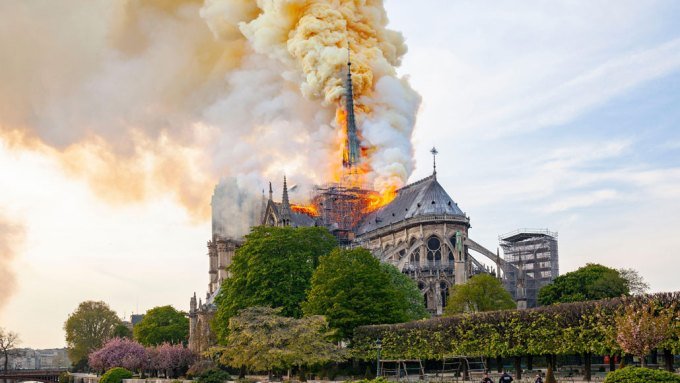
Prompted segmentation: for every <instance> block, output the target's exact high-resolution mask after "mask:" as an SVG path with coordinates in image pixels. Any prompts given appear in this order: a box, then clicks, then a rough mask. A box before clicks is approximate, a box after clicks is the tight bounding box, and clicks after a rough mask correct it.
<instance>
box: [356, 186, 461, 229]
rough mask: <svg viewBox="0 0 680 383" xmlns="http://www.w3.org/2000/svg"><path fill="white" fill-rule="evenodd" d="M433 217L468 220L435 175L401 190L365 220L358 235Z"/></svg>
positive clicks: (362, 221)
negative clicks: (408, 220)
mask: <svg viewBox="0 0 680 383" xmlns="http://www.w3.org/2000/svg"><path fill="white" fill-rule="evenodd" d="M433 215H452V216H461V217H464V216H465V213H463V211H462V210H461V209H460V208H459V207H458V204H456V203H455V202H454V201H453V199H452V198H451V197H450V196H449V195H448V193H446V190H444V188H443V187H442V186H441V185H440V184H439V182H437V177H436V176H435V175H434V174H433V175H431V176H429V177H427V178H424V179H422V180H420V181H417V182H414V183H412V184H409V185H406V186H404V187H403V188H401V189H399V190H397V196H396V197H395V198H394V200H393V201H392V202H390V203H389V204H387V205H385V206H383V207H381V208H380V209H378V210H376V211H374V212H372V213H370V214H369V215H367V216H366V217H364V218H363V219H362V220H361V222H360V223H359V225H358V226H357V229H356V233H357V234H358V235H361V234H364V233H367V232H369V231H373V230H376V229H380V228H382V227H385V226H389V225H391V224H394V223H397V222H401V221H404V220H406V219H409V218H415V217H420V216H433Z"/></svg>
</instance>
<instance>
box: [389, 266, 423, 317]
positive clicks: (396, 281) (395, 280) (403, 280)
mask: <svg viewBox="0 0 680 383" xmlns="http://www.w3.org/2000/svg"><path fill="white" fill-rule="evenodd" d="M380 267H382V269H383V271H384V272H385V273H387V275H389V277H390V280H391V283H392V285H394V287H396V289H397V293H399V294H401V295H402V296H403V298H399V301H401V302H404V308H403V309H404V311H405V312H406V317H407V318H406V320H407V321H412V320H417V319H423V318H429V317H430V313H428V312H427V309H426V308H425V302H423V294H422V293H421V292H420V289H419V288H418V285H417V284H416V282H415V281H414V280H413V279H411V278H409V277H408V275H406V274H404V273H402V272H401V271H399V269H397V268H396V267H394V266H393V265H391V264H389V263H381V264H380Z"/></svg>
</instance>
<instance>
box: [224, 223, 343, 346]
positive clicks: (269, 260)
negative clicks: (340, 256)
mask: <svg viewBox="0 0 680 383" xmlns="http://www.w3.org/2000/svg"><path fill="white" fill-rule="evenodd" d="M336 245H337V242H336V240H335V238H334V237H333V236H332V235H331V234H330V233H329V232H328V230H326V229H325V228H322V227H305V228H291V227H256V228H253V230H252V232H251V233H250V234H248V235H246V240H245V242H244V243H243V245H242V246H241V247H240V248H238V249H237V250H236V255H235V256H234V259H233V261H232V264H231V266H230V267H229V272H230V274H231V276H230V278H228V279H226V280H225V281H224V283H223V284H222V287H221V289H220V292H219V293H218V295H217V298H216V300H215V303H216V305H217V313H216V315H215V320H214V321H213V328H214V329H215V330H216V333H217V335H218V339H220V341H224V339H225V338H226V335H227V334H228V324H229V318H231V317H232V316H234V315H236V313H237V312H238V311H239V310H241V309H244V308H247V307H252V306H269V307H280V308H281V314H282V315H284V316H291V317H296V318H299V317H301V316H302V308H301V307H300V304H301V302H302V301H304V299H305V297H306V292H307V290H308V289H309V288H310V280H311V277H312V273H313V272H314V269H315V268H316V266H317V265H318V262H319V257H321V256H322V255H325V254H328V253H329V252H330V251H331V250H332V249H333V248H334V247H335V246H336Z"/></svg>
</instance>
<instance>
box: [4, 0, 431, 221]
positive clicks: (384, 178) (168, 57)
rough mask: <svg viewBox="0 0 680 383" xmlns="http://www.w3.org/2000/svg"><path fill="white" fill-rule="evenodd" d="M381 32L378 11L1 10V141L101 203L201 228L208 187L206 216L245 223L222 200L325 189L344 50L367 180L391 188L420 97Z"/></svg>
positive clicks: (408, 150) (407, 168) (361, 7)
mask: <svg viewBox="0 0 680 383" xmlns="http://www.w3.org/2000/svg"><path fill="white" fill-rule="evenodd" d="M386 25H387V17H386V15H385V11H384V8H383V5H382V1H378V0H373V1H371V0H342V1H337V0H336V1H330V0H325V1H322V0H261V1H254V0H250V1H246V0H205V1H204V2H203V1H192V0H172V1H166V0H145V1H141V0H128V1H124V2H123V1H121V2H111V1H108V0H70V1H66V2H25V1H6V2H2V3H0V62H2V63H3V70H2V71H0V83H2V84H3V85H2V86H1V87H0V137H2V139H3V140H5V141H7V142H10V143H11V145H12V146H13V147H14V148H16V149H18V150H25V149H29V150H37V151H41V152H44V153H46V154H48V155H50V156H53V157H54V158H55V159H56V160H58V161H60V162H61V163H62V164H63V166H64V168H65V169H67V171H68V172H69V173H70V174H72V175H74V176H77V177H84V178H85V179H87V180H88V182H89V183H90V185H91V186H92V188H93V189H94V190H95V192H96V193H97V194H98V195H99V196H101V197H102V198H106V199H107V200H109V201H111V202H114V203H125V202H129V201H138V200H144V199H148V198H153V197H154V196H157V195H159V194H168V193H170V194H174V195H175V197H176V199H177V200H178V201H180V202H181V203H182V204H183V205H184V206H186V208H187V210H188V211H189V212H191V213H192V214H193V215H194V216H195V217H197V218H198V219H204V218H206V217H208V216H209V211H210V206H209V201H210V200H211V194H212V192H213V186H214V184H215V182H217V180H220V179H222V180H223V182H222V187H218V188H217V190H218V191H219V190H222V191H223V192H224V193H225V195H224V198H217V200H218V201H223V202H218V203H219V204H221V205H220V206H216V205H215V200H214V199H213V204H214V205H213V208H214V209H216V210H218V211H220V212H221V213H220V214H222V215H223V216H224V217H225V219H226V217H232V218H233V217H235V216H236V215H234V214H241V215H243V214H245V215H248V216H253V214H254V213H253V212H252V211H251V212H246V211H243V209H245V207H244V206H245V205H241V204H240V202H238V201H241V200H239V199H238V198H237V197H236V196H238V195H243V193H246V194H250V195H251V197H250V199H253V200H257V201H259V198H260V195H259V193H260V192H261V189H263V188H264V187H265V185H266V181H267V180H272V181H274V182H275V183H280V180H281V178H282V176H283V174H284V173H286V174H287V175H288V177H289V179H290V180H291V181H293V182H295V183H296V184H298V185H300V190H299V191H298V193H297V194H298V196H299V197H300V198H304V197H305V196H307V195H308V193H307V192H308V191H309V190H310V187H311V186H312V185H313V184H318V183H322V182H327V181H331V180H332V179H331V178H332V175H333V174H338V168H339V167H341V157H340V154H339V153H340V152H341V149H340V148H339V147H338V143H339V142H341V135H342V132H341V130H340V129H339V128H338V126H337V125H336V122H335V112H336V109H337V107H338V105H339V103H340V99H341V97H342V95H343V93H344V83H343V79H344V76H345V74H346V60H347V46H348V43H349V46H350V48H351V57H352V64H353V65H352V75H353V82H354V88H355V97H356V104H357V122H358V124H359V126H358V129H359V133H360V136H361V137H363V140H364V141H363V142H362V146H364V147H365V148H367V150H366V157H365V159H364V160H365V161H366V162H367V164H368V169H369V172H368V174H367V175H366V179H367V181H368V182H369V184H370V185H369V186H371V187H374V188H376V189H377V190H385V189H387V188H389V187H395V186H401V185H402V184H403V183H404V182H405V181H406V180H407V179H408V176H409V175H410V173H411V172H412V170H413V160H412V145H411V140H410V139H411V133H412V130H413V127H414V124H415V115H416V112H417V110H418V107H419V104H420V97H419V96H418V95H417V94H416V93H415V92H414V91H413V90H412V89H411V88H410V86H409V85H408V82H407V80H406V79H404V78H399V77H397V75H396V70H395V67H396V66H398V65H399V62H400V58H401V57H402V55H403V54H404V53H405V52H406V47H405V45H404V40H403V37H402V36H401V34H399V33H397V32H395V31H391V30H388V29H387V28H386ZM233 198H237V199H236V200H233ZM222 205H223V206H222ZM256 205H258V204H256ZM258 206H259V205H258ZM258 208H259V207H258ZM230 230H231V229H230ZM246 230H247V228H246ZM241 231H242V230H240V229H239V230H236V231H235V232H234V234H233V235H241V234H243V233H241ZM230 235H231V232H230Z"/></svg>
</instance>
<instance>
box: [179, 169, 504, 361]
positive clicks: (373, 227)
mask: <svg viewBox="0 0 680 383" xmlns="http://www.w3.org/2000/svg"><path fill="white" fill-rule="evenodd" d="M317 193H318V195H317V197H315V198H314V199H313V203H314V204H315V207H316V210H317V211H318V212H320V213H318V214H317V215H316V216H313V215H310V214H306V213H303V212H298V211H296V209H295V206H294V205H292V204H291V203H290V201H289V196H288V185H287V180H286V179H285V178H284V181H283V192H282V194H281V200H280V202H277V201H274V197H273V191H272V188H271V185H270V191H269V198H268V200H267V201H266V203H264V204H263V205H264V208H263V209H262V210H263V211H262V215H261V222H260V223H261V224H262V225H266V226H290V227H302V226H325V227H326V228H328V229H329V231H330V232H331V233H332V234H334V235H335V236H336V238H337V239H338V242H339V244H340V245H341V246H344V247H348V248H351V247H358V246H361V247H364V248H366V249H368V250H370V251H371V252H372V253H373V255H374V256H375V257H376V258H378V259H380V260H381V261H382V262H388V263H391V264H392V265H394V266H396V267H397V268H398V269H399V270H401V271H402V272H403V273H405V274H407V275H408V276H410V277H411V278H412V279H413V280H414V281H415V282H416V283H417V285H418V288H419V289H420V291H421V293H422V294H423V301H424V303H425V306H426V308H427V310H428V311H429V312H430V313H431V314H432V315H441V314H442V311H443V308H444V306H445V305H446V300H447V296H448V292H449V289H450V288H451V286H453V285H454V284H460V283H465V282H466V281H467V280H468V278H469V277H470V276H472V275H474V274H477V273H482V272H486V273H494V271H493V270H491V269H489V268H488V267H486V266H484V265H483V264H482V263H481V262H479V261H477V260H476V259H475V258H474V257H473V256H472V255H471V254H470V251H471V250H473V251H475V250H476V251H478V252H480V253H481V254H482V255H485V256H487V257H489V258H491V260H492V261H493V262H495V263H496V264H497V265H499V264H501V263H502V262H503V261H502V260H501V259H500V257H498V255H497V254H494V253H492V252H490V251H489V250H486V249H484V248H482V247H481V246H480V245H478V244H477V243H476V242H474V241H472V240H470V239H469V237H468V230H469V229H470V218H469V217H468V216H467V215H466V214H465V213H464V212H463V211H462V210H461V209H460V207H458V204H457V203H456V202H455V201H454V200H453V199H452V198H451V196H450V195H449V194H448V193H447V192H446V190H444V188H443V187H442V186H441V184H440V183H439V182H438V181H437V173H436V170H435V171H433V173H432V175H430V176H429V177H426V178H424V179H422V180H419V181H416V182H414V183H411V184H409V185H406V186H404V187H402V188H401V189H398V190H397V191H396V196H395V198H394V199H393V200H392V201H391V202H390V203H388V204H386V205H385V206H383V207H381V208H379V209H377V210H375V211H372V212H370V213H368V214H361V213H359V214H358V215H359V219H358V220H356V219H353V217H352V215H353V214H350V213H349V212H350V211H351V210H352V202H353V201H360V200H362V199H361V198H360V197H361V193H362V191H361V190H357V189H352V188H343V187H342V186H339V185H334V186H330V187H324V188H318V189H317ZM357 196H359V197H357ZM355 211H356V210H355ZM332 218H338V219H336V220H335V221H333V220H332ZM348 218H349V219H348ZM353 221H356V222H353ZM240 244H241V240H240V239H231V238H226V237H222V236H220V235H219V234H217V233H213V237H212V240H211V241H208V258H209V270H208V275H209V283H208V291H207V294H206V297H205V301H203V300H202V299H199V300H198V301H197V298H196V295H195V294H194V296H193V297H192V298H191V300H190V312H189V317H190V338H189V345H190V347H191V348H192V349H193V350H195V351H197V352H201V351H205V350H206V349H207V347H209V346H210V345H212V344H214V338H213V336H212V334H211V331H210V321H211V319H212V317H213V315H214V312H215V310H216V306H215V305H214V299H215V296H216V295H217V293H218V291H219V288H220V285H221V283H222V282H223V281H224V279H226V278H229V272H228V266H229V265H230V264H231V261H232V259H233V257H234V256H235V253H236V249H237V248H238V247H239V246H240ZM482 249H483V250H482Z"/></svg>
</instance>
